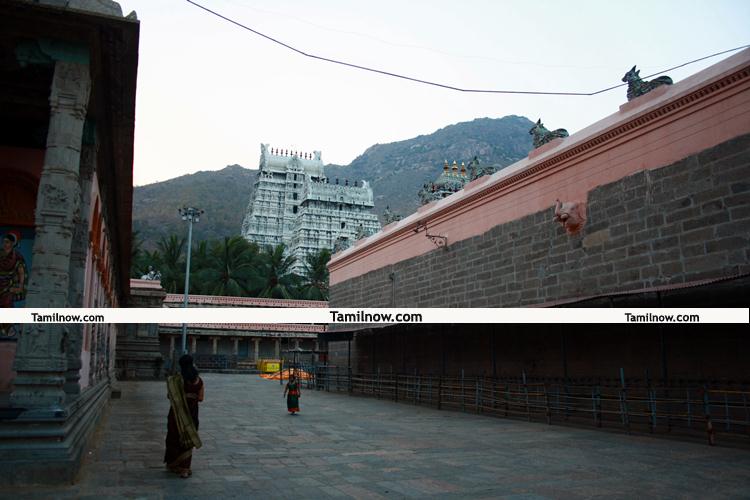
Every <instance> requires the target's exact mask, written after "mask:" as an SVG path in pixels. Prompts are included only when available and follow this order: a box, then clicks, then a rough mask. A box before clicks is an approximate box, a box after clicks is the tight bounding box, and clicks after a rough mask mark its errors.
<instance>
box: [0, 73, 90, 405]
mask: <svg viewBox="0 0 750 500" xmlns="http://www.w3.org/2000/svg"><path fill="white" fill-rule="evenodd" d="M90 91H91V81H90V77H89V67H88V66H87V65H85V64H79V63H71V62H63V61H58V62H56V63H55V74H54V77H53V80H52V88H51V91H50V99H49V101H50V109H51V111H50V120H49V131H48V134H47V149H46V151H45V156H44V167H43V169H42V175H41V178H40V181H39V193H38V198H37V207H36V238H35V240H34V247H33V254H34V266H33V267H32V269H31V274H30V278H29V287H28V293H27V297H26V306H27V307H31V308H41V307H66V306H68V305H69V294H70V290H69V283H70V280H69V278H70V274H69V273H70V265H71V262H70V260H71V247H72V242H73V231H74V227H75V225H76V222H77V218H78V217H80V212H79V210H80V197H81V190H80V186H79V164H80V152H81V138H82V136H83V125H84V119H85V116H86V110H87V107H88V101H89V94H90ZM70 333H71V332H70V330H69V329H68V327H67V326H66V325H59V324H32V325H26V326H25V327H24V330H23V332H22V334H21V337H20V338H19V341H18V345H17V351H16V360H15V369H16V372H17V377H16V379H15V381H14V386H15V390H14V392H13V394H12V395H11V404H12V405H13V406H17V407H23V408H40V407H59V405H61V404H62V403H64V401H65V392H64V391H63V384H64V382H65V375H66V371H67V353H66V350H67V349H68V348H69V347H70V346H69V338H70ZM76 334H77V335H78V336H80V330H78V332H77V333H76Z"/></svg>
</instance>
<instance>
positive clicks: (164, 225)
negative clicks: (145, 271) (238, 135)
mask: <svg viewBox="0 0 750 500" xmlns="http://www.w3.org/2000/svg"><path fill="white" fill-rule="evenodd" d="M255 174H256V171H255V170H250V169H247V168H243V167H241V166H240V165H230V166H228V167H226V168H224V169H223V170H218V171H214V172H198V173H195V174H191V175H183V176H181V177H177V178H175V179H170V180H168V181H164V182H157V183H155V184H149V185H147V186H140V187H136V188H135V189H134V190H133V230H134V231H138V237H139V239H140V240H141V241H143V248H144V249H147V250H154V249H156V242H157V241H159V239H160V238H161V237H162V236H166V237H168V236H169V235H170V234H177V235H180V236H187V223H186V222H183V221H182V220H181V219H180V216H179V213H178V212H177V209H178V208H180V207H184V206H194V207H197V208H202V209H203V210H205V211H206V213H205V214H204V216H203V217H202V218H201V219H200V222H198V223H197V224H194V225H193V233H194V237H195V239H194V240H193V241H199V240H206V239H217V238H223V237H224V236H232V235H236V234H239V232H240V227H241V226H242V219H243V218H244V216H245V208H246V207H247V202H248V201H249V200H250V193H251V192H252V188H253V182H255Z"/></svg>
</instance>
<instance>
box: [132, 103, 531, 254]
mask: <svg viewBox="0 0 750 500" xmlns="http://www.w3.org/2000/svg"><path fill="white" fill-rule="evenodd" d="M533 125H534V124H533V122H532V121H531V120H529V119H528V118H525V117H522V116H506V117H504V118H478V119H476V120H473V121H471V122H464V123H457V124H455V125H449V126H447V127H445V128H442V129H440V130H438V131H436V132H434V133H432V134H429V135H420V136H419V137H415V138H413V139H408V140H405V141H399V142H393V143H390V144H376V145H374V146H371V147H370V148H368V149H367V150H366V151H365V152H364V153H363V154H362V155H360V156H358V157H357V158H356V159H355V160H354V161H352V163H351V164H349V165H346V166H340V165H326V167H325V171H326V175H327V176H328V177H329V178H330V179H331V180H333V179H335V178H337V177H338V178H339V179H341V182H342V183H343V179H350V180H351V181H354V180H357V181H359V180H362V179H365V180H367V181H368V182H369V183H370V185H371V186H372V188H373V192H374V195H375V212H376V213H378V214H382V213H383V211H384V210H385V207H386V206H390V208H391V211H392V212H395V213H398V214H401V215H402V216H406V215H409V214H411V213H412V212H414V211H415V210H416V209H417V207H418V206H419V199H418V197H417V192H418V191H419V189H420V188H421V187H422V185H423V184H424V183H425V182H428V181H433V180H435V179H436V178H437V176H438V175H440V172H441V171H442V168H443V163H444V162H445V160H448V161H449V162H450V163H451V164H452V163H453V161H454V160H455V161H457V162H458V163H459V164H461V162H465V163H467V164H468V163H469V161H470V160H471V159H472V158H473V157H474V156H477V157H478V158H479V160H480V161H481V163H482V164H483V165H494V166H497V167H498V168H502V167H506V166H508V165H510V164H512V163H515V162H516V161H518V160H520V159H521V158H523V157H525V156H526V155H527V154H528V152H529V151H530V150H531V148H532V145H531V136H530V135H529V129H530V128H531V127H532V126H533ZM256 173H257V170H250V169H247V168H243V167H241V166H240V165H230V166H228V167H226V168H224V169H223V170H219V171H214V172H198V173H195V174H191V175H183V176H181V177H177V178H175V179H170V180H168V181H164V182H158V183H155V184H149V185H147V186H140V187H136V188H135V189H134V192H133V228H134V230H136V231H138V235H139V238H140V240H142V241H143V242H144V245H143V247H144V248H145V249H148V250H153V249H155V248H156V242H158V241H159V239H160V238H161V237H162V236H169V235H170V234H177V235H180V236H186V235H187V227H186V226H187V224H186V223H185V222H183V221H182V220H181V219H180V217H179V214H178V213H177V209H178V208H179V207H183V206H186V205H192V206H195V207H197V208H202V209H204V210H205V211H206V213H205V215H204V216H203V217H202V218H201V221H200V222H199V223H198V224H194V225H193V233H194V240H193V241H199V240H204V239H216V238H223V237H224V236H232V235H236V234H239V232H240V228H241V226H242V219H243V218H244V216H245V210H246V209H247V205H248V202H249V200H250V195H251V193H252V191H253V183H254V182H255V175H256Z"/></svg>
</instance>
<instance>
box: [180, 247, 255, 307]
mask: <svg viewBox="0 0 750 500" xmlns="http://www.w3.org/2000/svg"><path fill="white" fill-rule="evenodd" d="M258 261H259V258H258V247H257V246H256V245H255V244H252V243H249V242H248V241H247V240H245V239H244V238H243V237H242V236H233V237H231V238H230V237H225V238H224V241H214V242H213V243H212V244H211V252H210V256H209V260H208V261H207V262H206V263H205V265H204V266H203V267H202V268H200V269H199V270H198V271H197V272H196V276H197V277H198V279H199V280H200V283H201V290H202V292H203V293H206V294H208V295H229V296H240V297H241V296H248V295H250V293H251V292H252V291H253V289H252V288H253V285H252V284H253V281H254V280H255V277H256V273H255V267H256V266H257V265H258V264H259V262H258ZM191 288H192V287H191Z"/></svg>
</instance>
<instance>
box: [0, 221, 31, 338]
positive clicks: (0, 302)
mask: <svg viewBox="0 0 750 500" xmlns="http://www.w3.org/2000/svg"><path fill="white" fill-rule="evenodd" d="M0 238H1V242H2V246H0V307H24V305H25V302H26V288H27V286H28V283H29V271H30V269H31V250H32V247H33V244H34V229H33V228H26V227H14V226H0ZM16 333H17V325H11V324H0V336H4V337H14V336H15V335H16Z"/></svg>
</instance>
